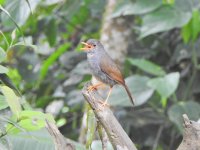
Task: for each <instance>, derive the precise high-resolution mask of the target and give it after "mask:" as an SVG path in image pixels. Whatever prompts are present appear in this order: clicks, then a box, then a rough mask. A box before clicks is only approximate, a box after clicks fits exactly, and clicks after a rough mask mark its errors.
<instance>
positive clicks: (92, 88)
mask: <svg viewBox="0 0 200 150" xmlns="http://www.w3.org/2000/svg"><path fill="white" fill-rule="evenodd" d="M94 90H97V88H96V86H93V85H91V86H89V87H88V88H87V91H88V92H91V91H94Z"/></svg>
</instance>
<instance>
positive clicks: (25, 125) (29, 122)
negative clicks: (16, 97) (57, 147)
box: [6, 110, 55, 133]
mask: <svg viewBox="0 0 200 150" xmlns="http://www.w3.org/2000/svg"><path fill="white" fill-rule="evenodd" d="M45 120H48V121H51V122H53V123H55V121H54V119H53V116H52V115H50V114H44V113H42V112H39V111H30V110H25V111H21V112H20V113H19V121H18V123H17V125H18V126H19V127H20V128H18V127H16V126H13V124H8V126H7V127H6V128H7V132H8V133H18V132H20V131H21V129H25V131H35V130H39V129H41V128H43V127H45V124H46V121H45Z"/></svg>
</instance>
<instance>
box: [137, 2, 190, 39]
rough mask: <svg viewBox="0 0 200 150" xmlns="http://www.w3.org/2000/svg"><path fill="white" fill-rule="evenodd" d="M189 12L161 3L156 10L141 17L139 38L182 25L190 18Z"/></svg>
mask: <svg viewBox="0 0 200 150" xmlns="http://www.w3.org/2000/svg"><path fill="white" fill-rule="evenodd" d="M191 16H192V15H191V13H190V12H184V11H181V10H179V9H178V8H176V7H172V6H170V5H163V6H162V7H160V8H159V9H157V10H156V11H153V12H152V13H149V14H147V15H145V16H144V17H143V18H142V21H143V24H142V27H141V29H140V30H141V34H140V38H144V37H146V36H148V35H151V34H155V33H158V32H162V31H168V30H170V29H173V28H176V27H182V26H184V25H185V24H187V23H188V21H189V20H190V18H191Z"/></svg>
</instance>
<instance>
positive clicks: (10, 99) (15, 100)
mask: <svg viewBox="0 0 200 150" xmlns="http://www.w3.org/2000/svg"><path fill="white" fill-rule="evenodd" d="M1 92H2V93H3V95H4V96H5V98H6V101H7V103H8V105H9V107H10V109H11V111H12V113H13V114H15V115H16V116H17V117H19V113H20V112H21V105H20V102H19V99H20V98H19V97H18V96H16V95H15V93H14V91H13V90H12V89H10V88H9V87H7V86H1Z"/></svg>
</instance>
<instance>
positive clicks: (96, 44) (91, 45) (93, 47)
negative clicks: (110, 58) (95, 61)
mask: <svg viewBox="0 0 200 150" xmlns="http://www.w3.org/2000/svg"><path fill="white" fill-rule="evenodd" d="M81 43H82V44H84V45H85V47H83V48H81V49H82V50H84V51H86V52H87V53H95V52H98V51H101V50H103V49H104V48H103V45H102V44H101V42H100V41H98V40H96V39H89V40H87V42H86V43H85V42H81Z"/></svg>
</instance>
